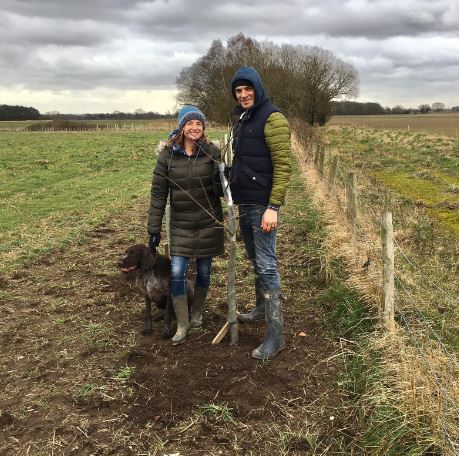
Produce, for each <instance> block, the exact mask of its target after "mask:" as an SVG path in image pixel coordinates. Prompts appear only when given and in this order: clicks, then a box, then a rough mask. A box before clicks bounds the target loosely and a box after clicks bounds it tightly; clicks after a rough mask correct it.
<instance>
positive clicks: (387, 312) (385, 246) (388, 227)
mask: <svg viewBox="0 0 459 456" xmlns="http://www.w3.org/2000/svg"><path fill="white" fill-rule="evenodd" d="M381 240H382V257H383V290H382V292H383V294H382V304H383V315H384V323H385V324H386V327H387V328H388V329H389V331H393V330H394V327H395V323H394V290H395V287H394V269H395V268H394V229H393V226H392V212H385V213H384V214H383V219H382V229H381Z"/></svg>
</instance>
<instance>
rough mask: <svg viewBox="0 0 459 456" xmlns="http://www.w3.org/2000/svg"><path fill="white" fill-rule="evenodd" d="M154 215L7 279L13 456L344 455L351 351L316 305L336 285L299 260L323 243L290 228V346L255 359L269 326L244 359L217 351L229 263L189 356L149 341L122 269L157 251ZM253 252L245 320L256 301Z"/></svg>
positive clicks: (5, 397) (7, 426)
mask: <svg viewBox="0 0 459 456" xmlns="http://www.w3.org/2000/svg"><path fill="white" fill-rule="evenodd" d="M293 191H294V192H298V189H296V190H293ZM296 210H298V209H295V208H294V207H291V208H290V209H289V208H287V211H291V213H292V214H293V215H294V212H295V211H296ZM292 211H293V212H292ZM145 213H146V201H145V200H139V201H134V202H133V203H132V206H131V207H130V208H129V210H128V211H126V212H124V213H123V214H120V215H119V217H118V218H116V219H113V220H111V221H109V222H107V223H105V224H104V225H101V226H99V227H98V228H97V229H95V230H94V231H92V232H90V233H88V235H87V236H86V238H85V240H84V241H83V242H81V243H80V244H74V245H69V246H68V248H66V249H65V250H61V251H53V252H50V253H49V254H47V255H46V256H43V257H41V258H40V259H39V260H38V261H36V262H35V263H32V264H29V265H28V266H27V267H25V268H23V269H21V270H17V271H15V272H13V273H10V274H8V275H6V276H3V277H1V280H0V291H1V293H2V294H1V296H2V303H1V305H0V349H1V361H0V433H1V435H2V438H1V440H0V453H1V454H5V455H13V454H29V455H42V454H66V455H67V454H68V455H70V454H78V455H82V454H88V455H89V454H97V455H106V454H107V455H108V454H117V455H124V454H126V455H131V454H132V455H140V454H152V455H153V454H158V455H159V454H161V455H163V454H164V455H165V454H173V453H179V454H181V455H198V454H225V455H226V454H228V455H235V454H241V455H246V454H253V455H258V454H339V453H340V452H341V448H342V447H343V445H344V444H345V442H346V441H348V439H349V436H350V435H352V429H350V427H351V424H350V421H349V417H348V416H347V415H348V411H347V408H346V406H345V405H346V404H345V401H346V397H345V396H344V394H343V393H342V392H341V390H340V387H339V385H338V383H339V381H340V372H341V370H342V365H341V361H340V359H341V358H340V357H339V356H335V355H336V353H337V350H338V349H339V346H338V344H337V342H336V341H335V340H334V337H333V335H332V333H331V332H330V329H329V328H327V326H326V324H325V323H324V317H323V315H322V312H323V310H321V309H318V308H317V307H316V306H315V298H316V297H317V295H318V294H319V293H320V292H321V290H323V289H324V288H325V287H326V286H327V285H326V283H325V282H324V280H323V274H322V273H321V272H320V271H321V265H320V258H319V257H318V256H317V257H312V256H310V255H306V254H305V253H304V252H303V251H302V250H301V249H300V248H299V245H301V243H306V242H308V237H309V233H308V232H307V231H305V229H304V227H302V226H301V224H298V225H289V224H284V226H283V227H282V229H281V233H280V236H279V247H278V248H279V251H280V252H281V253H280V261H281V265H280V269H281V276H282V283H283V290H284V293H285V295H286V297H287V299H286V301H285V302H284V309H285V337H286V348H285V349H284V350H283V352H281V354H280V355H279V356H278V357H277V358H276V360H274V361H273V362H265V363H263V362H257V361H255V360H253V359H251V358H250V352H251V350H252V349H253V348H255V347H256V346H257V345H258V344H259V343H261V341H262V340H263V337H264V331H265V325H264V323H260V324H255V325H240V326H239V345H238V346H236V347H232V346H230V345H229V342H228V338H227V339H225V340H224V341H223V342H222V343H221V344H220V345H218V346H212V345H211V340H212V339H213V337H214V336H215V334H216V333H217V332H218V330H219V329H220V328H221V327H222V326H223V324H224V322H225V320H226V303H225V296H226V269H225V258H221V259H219V260H218V261H217V262H216V263H215V265H214V273H213V285H212V289H211V292H210V297H209V306H208V308H207V309H206V312H205V315H204V329H203V330H197V331H194V332H192V333H191V334H190V337H189V340H188V341H187V343H185V344H183V345H181V346H178V347H172V345H171V344H170V341H167V340H163V339H161V337H160V334H161V324H160V323H155V326H154V333H153V335H152V336H151V337H144V336H142V335H141V334H140V332H141V328H142V324H143V297H142V295H141V294H140V293H139V292H138V291H137V289H136V287H135V286H134V285H133V283H132V282H130V281H128V280H126V279H125V278H124V277H123V276H122V275H121V274H120V273H119V271H118V270H117V267H116V261H117V260H118V257H119V256H120V255H121V254H122V253H123V252H124V250H125V249H126V248H127V247H128V246H129V245H131V244H134V243H137V242H141V241H142V240H144V239H145V231H144V229H145V228H144V224H145ZM298 216H306V215H305V214H304V213H302V214H300V215H298ZM239 251H240V252H239V254H238V255H239V263H238V277H237V283H238V296H237V300H238V305H239V307H240V308H244V306H245V305H247V307H249V306H250V303H253V302H254V299H255V296H254V292H253V290H252V288H253V286H252V278H251V268H250V266H249V263H248V262H247V261H246V260H245V259H244V258H243V253H242V252H243V247H242V245H241V246H240V248H239ZM300 333H301V335H300Z"/></svg>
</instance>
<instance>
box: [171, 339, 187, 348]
mask: <svg viewBox="0 0 459 456" xmlns="http://www.w3.org/2000/svg"><path fill="white" fill-rule="evenodd" d="M184 342H186V338H185V339H183V340H180V341H178V342H172V345H174V346H175V345H182V344H183V343H184Z"/></svg>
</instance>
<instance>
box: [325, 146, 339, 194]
mask: <svg viewBox="0 0 459 456" xmlns="http://www.w3.org/2000/svg"><path fill="white" fill-rule="evenodd" d="M338 162H339V156H338V155H335V156H334V157H333V160H332V164H331V168H330V175H329V177H328V194H329V195H331V194H332V193H333V190H334V188H335V180H336V173H337V172H338Z"/></svg>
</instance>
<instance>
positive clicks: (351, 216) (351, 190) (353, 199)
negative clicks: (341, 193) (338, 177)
mask: <svg viewBox="0 0 459 456" xmlns="http://www.w3.org/2000/svg"><path fill="white" fill-rule="evenodd" d="M346 203H347V208H346V215H347V220H348V222H349V223H350V224H351V227H352V234H353V235H354V236H355V233H356V229H357V177H356V174H355V173H352V172H351V173H349V174H348V177H347V187H346Z"/></svg>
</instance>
